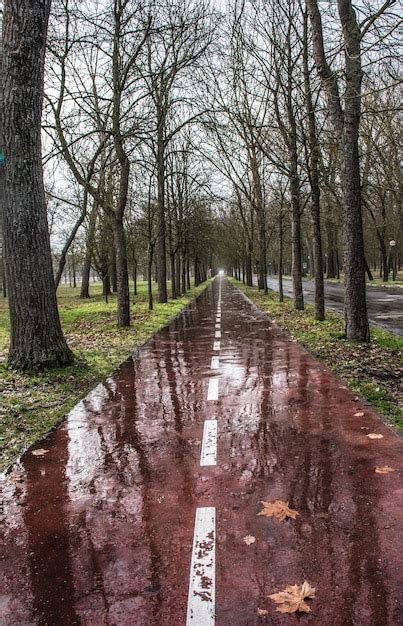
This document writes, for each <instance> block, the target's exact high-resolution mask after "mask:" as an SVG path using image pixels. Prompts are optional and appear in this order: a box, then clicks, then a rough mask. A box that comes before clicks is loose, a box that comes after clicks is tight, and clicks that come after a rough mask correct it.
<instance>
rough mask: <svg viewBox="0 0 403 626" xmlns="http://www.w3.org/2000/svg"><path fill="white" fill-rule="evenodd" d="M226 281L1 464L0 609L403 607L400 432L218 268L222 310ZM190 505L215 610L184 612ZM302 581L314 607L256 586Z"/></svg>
mask: <svg viewBox="0 0 403 626" xmlns="http://www.w3.org/2000/svg"><path fill="white" fill-rule="evenodd" d="M220 280H221V279H218V280H216V281H215V282H214V284H213V285H212V286H211V287H209V288H208V289H207V290H206V291H204V292H203V293H202V294H201V295H200V296H199V298H198V299H197V300H196V301H195V302H194V303H193V304H192V305H191V306H190V307H189V308H188V309H187V310H185V311H183V313H182V314H181V315H179V316H178V317H177V318H176V319H175V320H174V321H173V322H172V323H171V324H170V325H169V327H167V328H165V329H163V330H161V331H160V332H159V333H157V334H156V335H155V336H154V337H153V338H152V339H151V340H150V341H149V342H148V343H147V344H146V345H145V346H144V347H143V348H142V349H141V350H140V351H139V353H138V354H137V356H136V357H135V358H134V359H129V360H128V361H126V362H125V363H124V364H123V365H122V366H121V367H120V368H119V369H118V370H117V372H116V373H115V374H114V375H112V376H110V377H109V378H108V379H106V380H105V382H103V383H102V384H100V385H98V386H97V387H96V388H95V389H94V390H93V391H92V392H91V393H90V394H89V395H88V397H87V398H85V399H84V400H83V401H82V402H80V403H79V404H78V405H77V406H76V407H75V408H74V409H73V410H72V411H71V413H70V414H69V415H68V417H67V419H66V420H65V421H64V422H63V423H62V424H61V425H60V426H59V427H58V428H56V429H55V430H54V431H53V432H52V433H51V434H50V435H49V436H48V437H47V438H46V439H44V440H42V441H41V442H39V443H38V444H37V445H36V446H33V448H31V449H30V450H29V451H28V452H27V453H25V454H24V455H23V457H22V458H21V461H20V464H19V465H18V466H16V467H14V469H13V471H12V473H11V474H10V475H9V476H8V477H7V478H6V480H5V482H4V496H3V504H4V517H3V528H4V544H3V559H2V563H1V571H2V580H1V585H2V592H1V593H2V595H1V605H0V622H1V623H2V624H6V625H14V624H15V625H16V624H18V625H22V624H23V625H28V624H40V625H50V626H53V625H75V624H84V625H94V626H102V625H104V624H105V625H106V624H108V625H109V624H113V625H117V626H120V625H133V624H139V625H144V626H148V625H154V624H159V625H170V626H181V625H185V624H186V620H187V618H188V620H190V621H189V622H188V623H190V624H196V625H197V626H199V624H200V626H204V624H210V623H215V624H216V625H217V626H221V625H222V626H224V625H225V626H237V625H242V626H245V625H254V624H299V623H300V622H301V623H309V624H318V625H321V626H325V625H329V626H335V625H343V626H347V625H350V624H353V625H365V626H367V625H376V626H378V625H379V626H381V625H382V626H383V625H395V624H399V623H402V614H401V613H399V595H400V594H401V591H402V589H403V584H402V583H403V581H402V569H403V567H402V565H403V564H402V558H401V557H402V542H401V541H399V534H400V533H401V530H402V500H401V495H402V482H401V480H400V477H401V474H400V473H399V472H398V471H396V472H393V473H389V474H378V473H375V468H376V467H377V466H386V465H388V466H391V467H393V468H395V469H398V468H399V466H400V464H401V451H402V444H401V440H400V439H399V438H398V437H397V436H396V435H394V434H393V433H392V432H391V431H390V429H389V428H388V427H387V426H385V425H384V424H383V423H382V422H381V421H380V419H379V417H378V416H377V415H376V414H375V413H374V412H373V411H372V410H371V409H370V408H369V407H367V406H364V405H362V404H361V403H360V402H359V401H358V400H357V398H356V397H355V396H354V394H353V393H352V392H351V391H349V390H348V389H347V388H346V387H345V386H344V385H343V384H342V383H341V382H340V381H339V380H338V379H337V378H336V377H335V376H334V375H333V374H331V373H330V372H329V371H328V370H327V369H326V368H325V367H324V366H323V365H321V364H320V363H319V362H318V361H317V360H315V359H314V358H313V357H312V356H310V355H309V354H308V353H307V352H306V351H305V350H304V349H303V348H301V347H300V346H299V345H298V344H296V343H295V342H293V341H291V340H290V339H289V338H288V337H287V336H285V335H283V334H282V333H281V332H280V331H279V329H278V328H276V327H275V326H273V325H272V324H271V323H270V321H269V320H268V319H267V318H266V317H265V316H264V315H263V314H262V313H261V312H260V311H259V310H258V309H257V308H256V307H254V306H253V305H252V304H251V303H250V302H249V301H247V300H246V299H245V298H244V296H243V295H242V294H241V292H240V291H239V290H237V289H236V288H235V287H233V286H232V285H230V284H229V283H228V282H227V281H225V280H224V279H222V297H221V319H220V316H219V315H218V317H217V302H218V298H219V292H220ZM217 333H218V334H217ZM220 333H221V337H220V336H219V334H220ZM214 342H216V343H215V346H214ZM217 342H220V346H219V349H218V345H217ZM213 347H215V350H213ZM212 357H216V359H215V361H213V362H212ZM217 357H218V360H217ZM212 368H213V369H212ZM210 379H218V385H217V383H210ZM214 394H217V397H218V400H214V399H210V400H208V399H207V398H208V396H209V395H210V397H213V398H214ZM357 412H358V413H360V412H363V416H355V414H356V413H357ZM205 420H211V422H214V421H216V422H217V424H216V432H217V436H216V440H215V443H216V465H214V464H210V465H209V464H207V465H205V466H202V465H201V447H202V439H203V432H204V429H205V428H207V426H206V427H205V424H204V422H205ZM211 422H210V425H211ZM209 427H210V426H209ZM214 432H215V431H214V424H213V426H212V430H210V431H209V432H208V433H207V435H206V437H208V438H210V439H209V443H206V442H205V443H206V446H207V448H206V450H204V454H205V459H207V463H213V462H214V458H215V451H214ZM369 433H378V434H382V435H383V438H382V439H369V438H368V437H367V434H369ZM209 446H210V447H209ZM35 449H46V450H48V452H46V454H44V455H43V456H35V455H34V454H32V452H33V451H34V450H35ZM399 487H400V489H399ZM399 496H400V501H399ZM262 500H264V501H274V500H284V501H289V503H290V506H291V507H292V508H294V509H296V510H297V511H298V512H299V516H298V517H297V519H296V520H292V519H290V520H287V521H284V522H279V521H277V520H276V519H274V518H267V517H264V516H258V513H259V511H260V510H261V509H262V506H261V503H260V502H261V501H262ZM197 509H203V510H207V511H211V510H214V511H215V524H216V528H215V533H214V534H213V533H212V532H211V533H210V534H209V541H210V539H211V542H214V548H215V580H214V583H215V584H213V585H212V581H211V580H210V578H209V573H211V571H212V570H211V567H210V570H209V569H208V568H209V563H207V566H206V567H207V574H206V576H205V578H206V580H204V579H203V581H202V583H203V584H204V583H205V592H206V596H205V597H202V601H204V602H205V603H207V606H212V607H213V613H212V621H209V618H208V617H207V618H206V617H203V616H202V617H200V619H198V616H197V615H193V614H192V615H190V616H189V613H188V592H189V582H190V577H191V573H190V566H191V559H192V550H193V548H192V546H193V540H194V532H195V514H196V510H197ZM246 535H252V536H253V537H255V538H256V540H255V542H254V543H253V544H251V545H246V544H245V543H244V541H243V538H244V537H245V536H246ZM400 538H401V534H400ZM210 547H211V546H210ZM210 547H209V546H207V548H206V550H207V552H208V550H209V549H210ZM208 555H210V553H209V552H208ZM195 558H196V559H197V558H200V554H199V555H196V557H195ZM209 558H210V557H209ZM210 565H211V563H210ZM213 570H214V568H213ZM196 574H197V572H196ZM304 580H307V581H309V582H310V583H311V585H312V586H314V587H316V588H317V592H316V598H315V599H313V600H311V601H309V603H310V606H311V608H312V613H310V614H308V615H303V616H298V617H297V616H295V615H281V614H280V613H278V612H276V606H275V605H274V603H273V602H272V600H270V599H268V598H267V595H268V594H272V593H275V592H277V591H280V590H282V589H283V588H284V587H285V586H286V585H288V584H302V582H303V581H304ZM196 582H197V581H196ZM214 588H215V593H214ZM203 593H204V592H203ZM191 595H192V593H191ZM202 595H203V594H202ZM214 596H215V605H214V601H213V600H214ZM200 597H201V596H200V593H199V592H198V591H197V590H196V592H195V594H194V598H195V604H194V607H196V610H197V607H198V606H200V603H199V604H198V601H199V598H200ZM203 606H204V605H203ZM258 608H261V609H266V610H267V611H268V615H267V616H265V617H259V616H258V615H257V609H258ZM203 620H204V621H203Z"/></svg>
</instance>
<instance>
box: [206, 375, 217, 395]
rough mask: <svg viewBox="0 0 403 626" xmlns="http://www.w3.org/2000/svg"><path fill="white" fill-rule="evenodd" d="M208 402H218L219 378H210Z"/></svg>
mask: <svg viewBox="0 0 403 626" xmlns="http://www.w3.org/2000/svg"><path fill="white" fill-rule="evenodd" d="M207 400H218V378H210V380H209V383H208V392H207Z"/></svg>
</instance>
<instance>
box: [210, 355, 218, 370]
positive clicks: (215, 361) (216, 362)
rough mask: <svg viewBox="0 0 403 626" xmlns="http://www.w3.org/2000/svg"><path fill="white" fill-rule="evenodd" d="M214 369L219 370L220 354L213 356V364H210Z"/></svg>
mask: <svg viewBox="0 0 403 626" xmlns="http://www.w3.org/2000/svg"><path fill="white" fill-rule="evenodd" d="M210 367H211V369H212V370H218V369H219V367H220V357H218V356H213V357H211V365H210Z"/></svg>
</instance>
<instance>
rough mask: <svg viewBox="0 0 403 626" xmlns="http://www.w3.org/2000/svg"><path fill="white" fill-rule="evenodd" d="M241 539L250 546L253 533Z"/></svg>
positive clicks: (252, 541) (253, 538)
mask: <svg viewBox="0 0 403 626" xmlns="http://www.w3.org/2000/svg"><path fill="white" fill-rule="evenodd" d="M243 540H244V542H245V543H246V545H247V546H250V544H251V543H255V541H256V537H254V536H253V535H246V537H244V538H243Z"/></svg>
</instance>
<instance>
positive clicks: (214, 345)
mask: <svg viewBox="0 0 403 626" xmlns="http://www.w3.org/2000/svg"><path fill="white" fill-rule="evenodd" d="M220 345H221V342H220V341H215V342H214V343H213V350H214V351H217V350H219V349H220Z"/></svg>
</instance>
